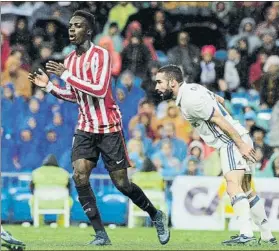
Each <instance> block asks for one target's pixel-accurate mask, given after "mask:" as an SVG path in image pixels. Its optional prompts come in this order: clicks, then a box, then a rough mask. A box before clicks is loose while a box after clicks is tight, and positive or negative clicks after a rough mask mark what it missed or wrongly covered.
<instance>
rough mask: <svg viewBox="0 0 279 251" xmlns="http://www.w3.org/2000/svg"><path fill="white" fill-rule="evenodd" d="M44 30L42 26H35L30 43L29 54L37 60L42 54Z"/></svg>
mask: <svg viewBox="0 0 279 251" xmlns="http://www.w3.org/2000/svg"><path fill="white" fill-rule="evenodd" d="M44 34H45V32H44V30H43V29H42V28H35V29H34V30H33V32H32V37H31V41H30V42H31V44H30V50H29V55H30V57H31V59H32V60H36V59H38V58H39V55H40V47H41V45H42V43H43V42H44Z"/></svg>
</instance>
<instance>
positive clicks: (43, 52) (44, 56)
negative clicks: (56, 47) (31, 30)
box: [32, 42, 53, 71]
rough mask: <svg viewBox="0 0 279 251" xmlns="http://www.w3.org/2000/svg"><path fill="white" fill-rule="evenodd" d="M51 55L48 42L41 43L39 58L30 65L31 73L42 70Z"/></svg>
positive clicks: (51, 48) (50, 46)
mask: <svg viewBox="0 0 279 251" xmlns="http://www.w3.org/2000/svg"><path fill="white" fill-rule="evenodd" d="M52 53H53V47H52V44H51V43H49V42H43V43H42V44H41V46H40V48H39V58H38V59H37V60H35V61H34V63H33V65H32V71H37V70H38V69H39V68H40V69H44V65H45V63H46V62H47V61H48V60H49V59H50V57H51V55H52Z"/></svg>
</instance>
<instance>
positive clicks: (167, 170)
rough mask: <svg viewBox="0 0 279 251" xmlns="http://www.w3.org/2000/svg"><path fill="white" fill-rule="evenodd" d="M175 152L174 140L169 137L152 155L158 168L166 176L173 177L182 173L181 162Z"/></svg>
mask: <svg viewBox="0 0 279 251" xmlns="http://www.w3.org/2000/svg"><path fill="white" fill-rule="evenodd" d="M174 152H175V149H174V147H173V144H172V142H171V141H170V140H169V139H164V140H163V141H162V142H161V144H160V148H159V149H158V151H157V152H155V153H154V154H153V155H152V157H151V159H152V162H153V164H154V165H155V166H156V169H157V170H158V172H159V173H161V174H162V176H163V177H164V178H172V177H175V176H177V175H179V174H180V173H181V163H180V161H179V159H178V158H177V157H175V154H174Z"/></svg>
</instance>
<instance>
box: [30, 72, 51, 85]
mask: <svg viewBox="0 0 279 251" xmlns="http://www.w3.org/2000/svg"><path fill="white" fill-rule="evenodd" d="M28 79H29V80H30V81H31V83H32V84H35V85H37V86H39V87H46V86H47V83H48V81H49V78H48V76H47V75H46V74H45V73H44V72H43V70H41V69H39V70H38V72H34V73H29V75H28Z"/></svg>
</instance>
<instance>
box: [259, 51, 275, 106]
mask: <svg viewBox="0 0 279 251" xmlns="http://www.w3.org/2000/svg"><path fill="white" fill-rule="evenodd" d="M263 70H264V72H265V73H264V75H263V76H262V77H261V78H260V80H259V86H258V88H257V89H258V90H259V91H260V97H261V104H262V105H265V106H267V107H269V108H272V107H273V106H274V105H275V103H276V102H277V101H278V100H279V85H278V81H279V57H278V56H275V55H274V56H270V57H269V58H268V59H267V61H266V63H265V65H264V68H263Z"/></svg>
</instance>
